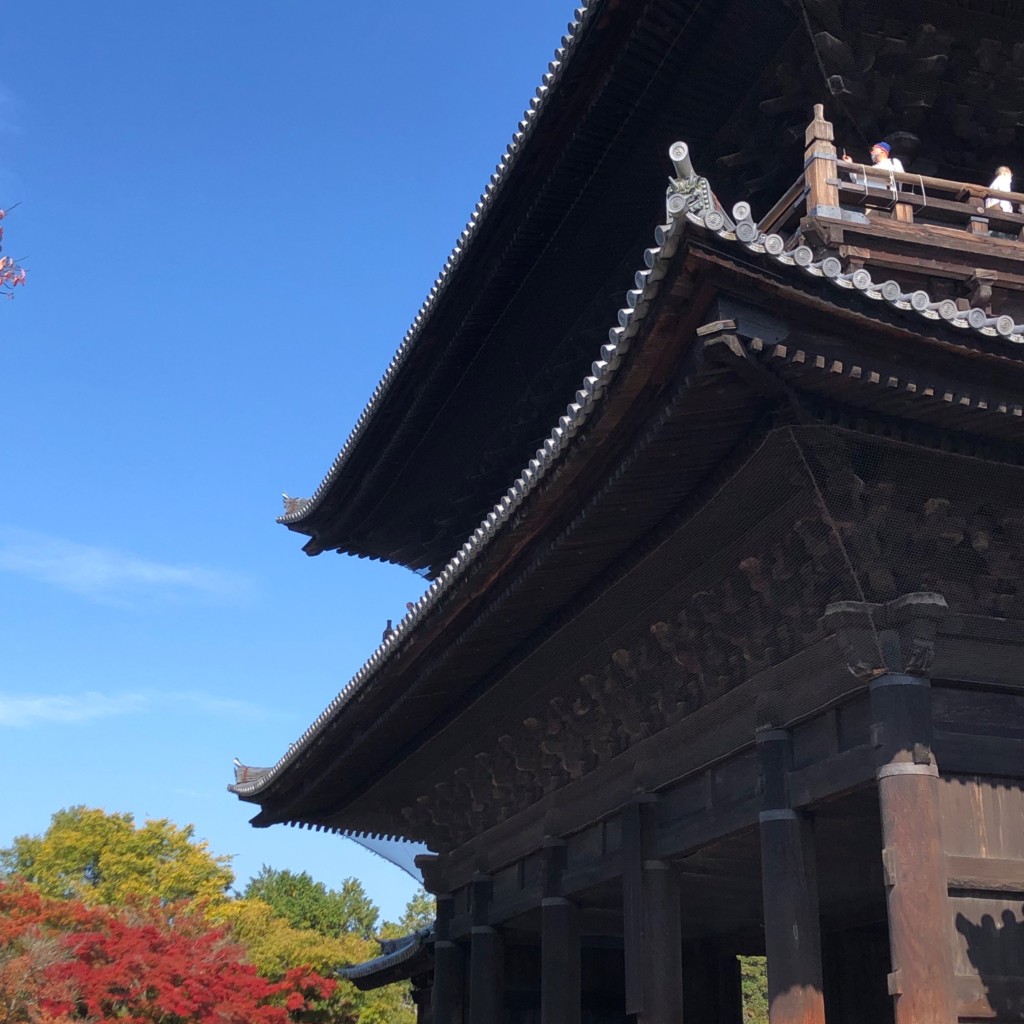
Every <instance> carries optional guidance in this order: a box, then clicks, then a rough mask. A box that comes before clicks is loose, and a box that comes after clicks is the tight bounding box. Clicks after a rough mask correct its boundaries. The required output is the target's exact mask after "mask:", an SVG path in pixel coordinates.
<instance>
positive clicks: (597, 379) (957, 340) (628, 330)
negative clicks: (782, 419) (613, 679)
mask: <svg viewBox="0 0 1024 1024" xmlns="http://www.w3.org/2000/svg"><path fill="white" fill-rule="evenodd" d="M709 194H710V186H709ZM692 230H696V231H697V233H698V234H699V235H701V236H703V237H709V238H712V239H718V240H719V241H720V242H724V243H727V246H728V247H731V248H734V249H736V250H737V251H742V252H744V253H745V254H747V255H749V256H753V257H754V258H755V259H757V260H759V261H760V262H761V264H762V265H763V266H764V267H765V268H766V269H768V268H775V269H777V270H779V271H781V272H782V273H783V274H785V275H795V276H798V277H801V278H804V277H806V278H811V279H814V280H816V281H818V282H820V283H821V284H822V285H828V286H830V288H831V289H833V290H834V291H835V292H837V293H841V294H842V295H843V297H844V300H845V302H846V303H853V304H854V305H855V306H856V307H857V308H859V309H860V310H861V312H862V313H863V314H866V315H867V316H868V317H870V318H872V319H877V318H878V317H879V314H881V313H884V314H885V315H886V317H885V318H886V320H887V321H889V322H895V323H900V322H901V321H902V322H903V323H904V324H905V325H906V326H907V327H908V328H909V329H910V330H912V331H913V330H914V329H915V327H916V328H917V329H918V330H919V329H921V328H926V329H927V330H928V331H929V332H930V333H931V334H933V335H934V334H935V333H936V332H937V333H938V334H939V335H941V338H940V342H941V343H942V344H944V345H946V347H950V346H954V347H959V346H963V345H964V344H965V342H966V340H967V339H969V338H974V339H977V341H978V342H984V343H986V350H987V352H988V354H993V352H992V344H991V343H993V342H994V343H995V345H996V346H997V349H996V354H998V352H999V351H1000V350H1002V351H1004V352H1005V354H1006V355H1011V354H1012V355H1013V356H1014V357H1016V358H1017V359H1022V358H1024V348H1020V347H1018V346H1020V345H1022V344H1024V324H1017V323H1015V322H1014V321H1013V320H1012V319H1010V318H1008V317H1002V318H991V317H988V316H987V315H985V314H983V313H981V311H975V310H971V311H963V312H962V313H961V312H960V311H957V314H958V315H956V316H951V315H948V314H949V309H948V308H945V309H942V310H940V308H939V307H940V306H941V305H942V304H941V303H934V302H932V300H931V298H930V296H928V295H927V293H925V292H921V291H918V292H912V293H905V292H903V291H902V290H901V289H900V287H899V286H898V285H896V284H895V282H891V281H889V282H875V281H873V280H872V279H871V276H870V274H867V273H861V272H858V275H859V276H856V280H853V278H854V276H855V275H846V274H843V273H842V272H841V270H842V268H841V267H840V266H839V263H838V260H836V259H835V258H834V257H831V256H827V257H825V258H823V259H815V258H814V254H813V253H812V252H811V250H809V249H806V248H804V247H800V248H798V249H796V250H794V251H792V252H786V251H785V250H784V245H783V240H782V239H781V238H780V237H779V236H777V235H765V234H764V233H763V232H758V231H756V230H755V231H754V232H753V234H752V236H750V237H749V238H748V240H747V241H743V240H742V239H741V237H740V236H742V235H744V234H747V235H750V232H745V231H743V230H741V229H740V228H739V225H737V224H735V223H734V222H732V221H731V220H730V219H729V218H728V217H727V216H726V215H724V214H723V212H722V211H721V210H720V209H707V208H706V209H701V210H692V209H691V210H689V211H687V212H685V213H682V214H680V215H679V216H676V217H673V218H671V219H670V220H669V223H667V224H665V225H663V226H661V227H659V228H658V230H657V232H656V238H655V241H656V243H657V244H656V245H655V246H654V247H652V248H650V249H648V250H647V252H646V254H645V266H644V268H643V269H642V270H640V271H639V272H638V273H637V275H636V284H637V287H636V288H635V289H632V290H630V291H628V292H627V293H626V294H627V301H628V302H629V305H628V306H626V307H624V308H623V309H622V310H620V312H619V317H618V320H619V322H618V324H617V325H615V326H613V327H612V328H611V329H610V331H609V341H608V344H606V345H604V346H603V347H602V348H601V351H600V355H599V358H598V359H597V360H596V361H595V362H594V363H593V364H592V367H591V373H590V374H588V375H587V376H586V377H584V379H583V380H582V382H581V385H580V387H579V389H578V390H577V391H576V394H575V395H574V396H573V400H572V401H570V402H569V404H568V406H567V407H566V411H565V414H564V415H563V416H561V417H560V418H559V421H558V423H557V424H556V425H555V426H554V427H553V428H552V430H551V433H550V435H549V436H548V437H547V438H546V439H545V441H544V443H543V445H542V446H541V447H540V448H538V449H537V451H536V453H535V457H534V458H532V459H530V461H529V463H528V465H527V466H526V467H525V468H524V469H523V471H522V472H521V474H520V475H519V476H518V477H517V478H516V480H515V481H514V482H513V483H512V485H511V486H510V487H509V489H508V491H507V492H506V494H505V495H504V496H503V497H502V498H501V500H500V501H499V502H498V503H497V504H496V505H495V506H494V508H493V510H492V511H491V512H490V513H489V514H488V515H487V516H486V518H484V519H483V521H482V522H481V523H480V525H479V526H478V527H477V528H476V529H475V530H474V531H473V533H472V534H471V535H470V536H469V537H468V538H467V539H466V541H465V542H464V543H463V545H462V547H461V548H460V549H459V551H458V552H456V554H455V556H454V557H453V558H452V559H451V560H450V561H449V562H448V564H447V566H446V567H445V568H444V570H443V571H442V572H441V573H440V575H439V576H438V578H437V579H436V580H435V581H434V582H433V583H432V584H431V586H430V587H429V588H428V590H427V591H426V593H425V594H424V595H423V596H422V597H421V598H420V600H419V601H418V602H417V603H416V604H415V605H414V606H413V608H412V610H411V611H410V612H409V614H408V615H407V616H406V617H405V618H404V619H403V620H402V621H401V622H400V623H399V624H398V626H397V627H396V628H395V630H394V632H393V634H392V635H391V636H390V637H389V638H388V639H387V640H385V641H384V642H383V643H382V644H381V645H380V646H379V647H378V648H377V650H376V651H375V652H374V653H373V654H372V655H371V657H370V658H369V660H368V661H367V662H366V663H365V664H364V665H363V666H362V668H360V670H359V671H358V672H357V673H356V675H355V676H354V677H353V678H352V679H351V680H350V682H349V683H348V684H347V685H346V686H345V688H344V689H343V690H342V691H341V692H340V693H339V694H338V695H337V696H336V697H335V698H334V700H333V701H331V703H330V704H329V705H328V706H327V707H326V708H325V709H324V711H323V712H321V714H320V715H319V716H318V717H317V718H316V720H315V721H314V722H313V723H312V724H311V725H310V726H309V728H308V729H307V730H306V731H305V732H304V733H303V734H302V736H301V737H300V738H299V739H298V740H297V741H296V742H295V743H293V744H292V745H291V746H289V748H288V750H287V751H286V752H285V754H284V755H283V756H282V757H281V759H280V760H279V761H278V762H277V764H275V765H274V766H273V767H272V768H269V769H259V773H258V775H256V776H254V777H252V778H250V779H247V780H246V781H236V783H235V784H233V785H231V786H229V787H228V789H229V790H230V791H231V792H233V793H235V794H236V795H237V796H238V797H240V798H241V799H242V800H246V801H251V802H255V803H264V802H265V801H266V800H268V799H270V798H272V797H273V795H274V793H275V792H276V791H278V790H282V791H283V790H286V789H287V788H288V786H289V784H288V781H287V777H288V776H290V775H293V774H294V773H295V771H296V770H298V769H299V767H300V762H302V761H303V760H304V759H305V758H307V757H308V756H312V752H313V751H314V749H315V748H316V747H317V745H318V743H319V741H320V740H321V738H322V737H324V735H325V734H326V733H327V731H328V730H330V729H332V728H333V727H334V726H335V725H336V724H337V723H338V722H339V720H340V719H341V718H342V716H343V715H344V714H345V709H346V707H347V706H348V705H349V703H350V702H352V700H353V699H354V698H355V697H356V696H357V695H358V694H360V692H361V691H362V690H363V689H364V688H365V687H368V686H372V685H373V683H374V681H375V680H376V678H377V677H378V675H380V674H381V672H382V671H383V669H384V667H385V666H386V665H387V664H388V663H389V662H390V660H391V659H392V657H393V656H394V655H395V653H396V652H397V651H398V649H399V648H400V647H401V646H402V645H403V644H404V643H405V642H406V641H407V640H408V639H409V638H410V637H411V636H412V635H413V634H414V633H415V632H416V631H417V629H418V628H419V627H420V624H421V623H422V622H423V620H424V619H425V618H426V616H427V615H428V614H429V613H430V611H431V610H432V609H433V608H435V607H436V605H437V604H438V603H439V602H440V601H441V600H442V599H443V598H444V597H446V596H447V594H448V593H449V591H451V590H452V589H453V588H454V587H455V585H456V584H457V583H458V582H459V581H460V580H461V579H462V578H463V577H464V576H465V574H466V573H467V572H468V571H469V570H470V568H471V567H472V566H473V565H474V564H475V563H476V561H477V560H478V559H479V558H480V557H481V556H482V555H483V554H484V553H485V552H486V551H487V549H488V547H489V545H490V544H491V543H492V542H493V541H494V540H495V538H496V537H498V536H499V535H503V534H504V532H505V531H506V530H507V529H508V527H507V524H508V523H509V521H510V520H513V519H514V518H515V516H516V513H517V512H518V510H519V509H520V507H521V506H522V505H523V503H524V502H525V501H526V500H527V499H528V497H529V496H530V495H531V494H532V493H533V491H534V490H535V489H536V488H537V487H538V485H539V484H540V483H541V482H542V481H543V480H544V479H545V478H546V477H547V476H548V475H549V474H550V473H551V471H552V470H553V468H554V467H555V466H556V465H557V464H558V463H559V462H560V460H561V459H563V458H564V456H565V455H566V454H567V453H568V452H569V451H570V450H571V448H572V447H573V438H574V437H575V436H576V434H577V432H578V431H580V429H581V428H582V427H583V426H584V424H586V423H587V421H588V420H589V419H590V418H591V416H594V415H595V414H596V413H598V412H600V410H601V405H602V402H603V399H604V396H605V394H606V393H607V390H608V387H609V385H610V384H611V383H612V381H613V380H614V379H615V377H616V375H617V373H618V371H619V367H620V365H621V364H622V360H623V357H624V356H625V355H626V354H627V353H628V352H629V350H630V347H631V345H632V342H633V339H634V338H635V337H636V336H637V334H638V332H640V331H641V330H642V329H644V328H645V326H646V324H645V322H646V320H647V317H648V313H649V311H650V309H651V303H652V301H653V300H654V298H655V296H656V294H657V292H658V288H659V282H660V281H661V279H662V278H663V277H664V276H665V274H666V273H667V271H668V268H669V265H670V263H671V261H672V258H673V256H674V254H675V252H676V250H677V248H678V247H679V244H680V241H681V240H682V238H683V236H684V235H685V233H686V232H687V231H692ZM979 313H980V314H981V315H980V316H979V315H972V314H979ZM944 314H946V315H944ZM927 397H928V396H925V395H922V400H924V399H926V398H927ZM940 400H941V399H940ZM971 409H972V407H971V406H970V404H968V406H966V407H965V411H971ZM973 411H975V412H977V413H979V414H985V415H989V414H999V413H1000V410H990V409H989V408H988V406H987V405H986V404H985V403H984V402H980V403H976V404H975V406H974V407H973ZM1001 412H1002V413H1005V414H1006V416H1008V417H1009V418H1011V419H1016V418H1017V417H1019V416H1020V414H1021V410H1020V407H1013V408H1010V409H1005V410H1001ZM289 818H290V815H287V814H285V815H283V816H282V817H278V818H273V819H270V818H267V819H265V820H264V818H263V817H262V816H257V818H256V819H254V820H255V821H256V822H258V823H259V824H271V823H273V822H274V821H284V820H288V819H289Z"/></svg>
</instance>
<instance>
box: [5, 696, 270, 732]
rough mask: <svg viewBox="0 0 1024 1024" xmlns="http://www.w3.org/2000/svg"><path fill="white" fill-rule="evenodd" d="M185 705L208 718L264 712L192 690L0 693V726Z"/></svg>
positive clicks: (86, 719) (77, 720) (256, 715)
mask: <svg viewBox="0 0 1024 1024" xmlns="http://www.w3.org/2000/svg"><path fill="white" fill-rule="evenodd" d="M172 707H177V708H179V709H180V708H182V707H187V708H188V709H190V710H191V711H193V712H196V713H198V714H200V715H203V716H207V717H217V716H224V717H233V718H238V717H244V718H249V719H253V718H259V717H262V716H264V715H265V714H266V712H265V711H263V710H262V709H261V708H259V707H257V706H256V705H255V704H251V703H249V702H248V701H244V700H236V699H234V698H232V697H218V696H216V695H214V694H206V693H193V692H182V693H174V692H166V691H164V692H160V693H150V692H137V693H111V694H107V693H96V692H94V691H89V692H87V693H76V694H50V695H46V696H22V695H19V694H10V693H0V728H2V727H5V726H6V727H9V728H26V727H28V726H33V725H44V724H56V725H60V724H65V723H80V722H89V721H94V720H96V719H100V718H113V717H116V716H121V715H141V714H152V713H155V712H160V711H166V710H168V709H169V708H172Z"/></svg>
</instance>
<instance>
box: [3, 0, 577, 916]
mask: <svg viewBox="0 0 1024 1024" xmlns="http://www.w3.org/2000/svg"><path fill="white" fill-rule="evenodd" d="M510 11H511V12H513V13H512V14H511V15H510ZM2 12H3V26H4V27H3V32H2V35H0V207H9V206H11V205H12V204H14V203H20V204H21V205H19V206H18V207H17V209H15V210H14V211H13V212H12V213H11V214H10V215H9V216H8V217H7V219H6V220H5V221H4V226H5V238H4V244H5V252H6V254H8V255H12V256H17V257H24V259H23V263H24V265H25V266H26V267H27V268H28V272H29V280H28V285H27V286H26V287H25V288H24V289H19V292H18V294H17V297H16V299H15V300H14V301H11V302H2V303H0V474H2V480H3V492H4V494H5V496H6V500H5V501H4V502H3V507H2V508H0V766H2V769H3V774H4V785H3V787H2V789H0V846H3V845H7V844H8V843H9V841H10V839H11V838H12V837H13V836H15V835H18V834H21V833H25V832H29V833H37V832H41V831H43V830H44V829H45V828H46V825H47V822H48V820H49V816H50V814H51V813H53V812H54V811H56V810H58V809H59V808H61V807H65V806H69V805H72V804H78V803H82V804H87V805H90V806H96V807H103V808H106V809H107V810H110V811H131V812H133V813H135V814H136V815H137V816H138V817H139V818H140V819H142V818H146V817H167V818H170V819H172V820H174V821H175V822H177V823H179V824H185V823H193V824H194V825H195V826H196V828H197V832H198V834H199V835H200V836H202V837H204V838H205V839H207V840H208V841H209V842H210V844H211V846H212V848H213V849H214V851H215V852H217V853H230V854H233V855H234V856H235V862H234V864H235V870H236V872H237V874H238V876H239V880H240V882H244V881H245V880H246V879H247V878H248V877H249V876H251V875H252V874H254V873H255V872H256V871H258V870H259V868H260V865H261V864H263V863H268V864H272V865H274V866H275V867H288V868H292V869H294V870H308V871H310V872H311V873H312V874H313V875H314V876H315V877H317V878H319V879H322V880H323V881H325V882H327V883H328V884H330V885H336V884H338V883H339V882H340V880H341V879H342V878H344V877H346V876H349V875H356V876H357V877H360V878H361V879H362V880H363V882H364V884H365V885H366V887H367V889H368V891H369V893H370V895H371V896H372V897H373V898H374V900H375V901H376V902H377V903H378V904H379V905H380V906H381V907H382V910H383V912H384V914H385V915H386V916H392V917H393V916H396V915H397V914H398V913H400V912H401V909H402V906H403V905H404V903H405V900H406V899H407V898H408V896H409V894H410V893H411V892H412V890H413V888H414V885H413V883H412V882H411V880H409V879H407V877H406V876H404V875H403V874H402V873H401V872H399V871H398V870H397V869H395V868H393V867H391V866H390V865H387V864H385V863H384V862H382V861H380V860H379V859H378V858H376V857H374V856H373V855H372V854H369V853H366V852H365V851H362V850H361V849H360V848H359V847H357V846H356V845H355V844H353V843H350V842H347V841H344V840H340V839H337V838H335V837H331V836H326V835H322V834H314V833H309V832H305V831H299V830H295V829H289V828H285V827H277V828H273V829H269V830H255V829H253V828H251V827H250V826H249V825H248V818H249V817H250V816H251V815H252V813H253V810H254V808H252V807H251V806H250V805H247V804H242V803H239V802H238V801H237V800H236V799H235V798H234V797H232V796H230V795H229V794H228V793H227V792H226V791H225V785H226V783H227V782H228V781H230V778H231V759H232V757H234V756H236V755H237V756H238V757H240V758H241V759H242V760H243V761H246V762H247V763H250V764H257V765H259V764H271V763H273V762H274V761H276V760H277V758H278V757H279V756H280V755H281V754H282V753H283V752H284V750H285V748H286V747H287V745H288V744H289V743H290V742H291V741H292V740H294V739H296V738H297V737H298V735H299V734H300V733H301V732H302V730H303V729H305V727H306V726H307V725H308V724H309V722H310V721H311V720H312V719H313V718H314V717H315V716H316V715H317V714H318V713H319V712H320V711H321V710H322V709H323V707H324V706H325V705H326V704H327V703H328V701H329V700H330V699H331V698H332V697H333V696H334V694H335V693H336V692H337V691H338V690H339V689H341V687H342V686H343V685H344V684H345V683H346V682H347V681H348V679H349V678H350V677H351V676H352V674H353V673H354V672H355V671H356V670H357V669H358V668H359V666H360V665H361V664H362V663H363V662H364V661H365V660H366V658H367V657H368V656H369V655H370V654H371V653H372V651H373V650H374V648H375V646H376V644H377V642H378V641H379V639H380V634H381V630H382V628H383V626H384V622H385V620H386V619H387V618H389V617H390V618H393V619H396V620H397V619H399V618H401V616H402V615H403V613H404V606H405V602H406V601H408V600H412V599H415V598H417V597H418V596H419V595H420V594H421V593H422V591H423V588H424V581H423V580H422V579H420V578H419V577H418V576H416V575H414V574H412V573H410V572H408V571H406V570H403V569H400V568H397V567H393V566H387V565H381V564H376V563H374V564H371V563H368V562H365V561H359V560H356V559H351V558H347V557H346V558H341V557H338V556H337V555H334V554H325V555H321V556H320V557H319V558H315V559H310V558H307V557H306V556H305V555H304V554H303V553H302V552H301V550H300V549H301V543H302V539H301V538H300V537H298V536H297V535H295V534H291V533H289V532H288V531H286V530H285V529H284V528H283V527H280V526H277V525H275V523H274V517H275V516H276V515H277V514H278V513H279V511H280V497H279V495H280V493H281V492H282V491H287V492H288V493H290V494H297V495H303V494H309V493H311V492H312V490H313V489H314V488H315V486H316V485H317V484H318V483H319V481H320V479H321V478H322V476H323V475H324V473H325V472H326V470H327V468H328V466H329V464H330V462H331V460H332V459H333V457H334V455H335V453H336V452H337V450H338V449H339V448H340V446H341V444H342V443H343V442H344V440H345V438H346V437H347V435H348V432H349V430H350V428H351V426H352V424H353V423H354V421H355V419H356V417H357V416H358V414H359V412H360V411H361V409H362V408H363V406H364V404H365V402H366V400H367V398H368V397H369V395H370V392H371V391H372V389H373V387H374V386H375V384H376V382H377V380H378V379H379V377H380V375H381V374H382V373H383V371H384V368H385V366H386V365H387V362H388V360H389V359H390V357H391V355H392V354H393V352H394V350H395V349H396V348H397V346H398V344H399V343H400V341H401V339H402V336H403V335H404V334H405V331H406V330H407V328H408V326H409V324H410V322H411V321H412V319H413V317H414V316H415V314H416V312H417V311H418V309H419V307H420V305H421V303H422V302H423V299H424V297H425V296H426V294H427V292H428V290H429V288H430V286H431V284H432V282H433V280H434V278H435V277H436V276H437V274H438V272H439V271H440V268H441V266H442V265H443V263H444V261H445V259H446V258H447V256H448V254H449V252H450V251H451V248H452V246H453V244H454V242H455V239H456V238H457V236H458V234H459V233H460V231H461V230H462V228H463V226H464V224H465V223H466V221H467V219H468V217H469V215H470V213H471V212H472V209H473V206H474V204H475V202H476V200H477V198H478V197H479V195H480V193H481V191H482V190H483V187H484V185H485V184H486V182H487V179H488V177H489V176H490V174H491V172H492V171H493V169H494V166H495V164H496V162H497V160H498V159H499V157H500V155H501V153H502V152H503V150H504V148H505V145H506V144H507V142H508V141H509V139H510V137H511V135H512V133H513V131H514V130H515V127H516V124H517V122H518V121H519V119H520V117H521V116H522V112H523V110H524V109H525V108H526V106H527V104H528V102H529V99H530V97H531V96H532V94H533V90H534V88H535V87H536V86H537V84H538V83H539V82H540V79H541V76H542V74H543V73H544V71H545V70H546V67H547V63H548V61H549V60H550V59H551V56H552V54H553V51H554V49H555V47H556V46H557V45H558V43H559V39H560V37H561V35H562V33H563V32H564V31H565V27H566V24H567V22H568V20H569V19H570V18H571V16H572V6H571V5H570V4H568V3H566V4H563V3H561V2H560V0H517V2H516V4H515V5H514V6H512V7H510V6H509V5H508V4H506V3H500V2H498V0H441V2H438V3H434V4H423V3H414V2H411V0H391V2H389V3H387V4H361V3H360V4H355V3H352V4H349V3H347V2H345V0H331V2H327V0H296V2H295V3H291V4H287V5H283V4H271V3H269V2H265V0H256V2H254V0H244V2H243V0H214V2H209V0H206V2H200V0H184V2H182V3H177V4H157V3H150V2H139V0H96V2H94V3H89V4H86V3H81V2H79V0H40V2H36V3H29V4H13V3H9V4H5V5H3V7H2Z"/></svg>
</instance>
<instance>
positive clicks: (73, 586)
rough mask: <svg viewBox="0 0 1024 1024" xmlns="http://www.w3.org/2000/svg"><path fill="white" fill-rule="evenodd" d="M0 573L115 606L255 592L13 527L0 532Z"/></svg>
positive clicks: (223, 577)
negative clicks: (145, 600)
mask: <svg viewBox="0 0 1024 1024" xmlns="http://www.w3.org/2000/svg"><path fill="white" fill-rule="evenodd" d="M0 571H2V572H11V573H18V574H19V575H22V576H27V577H29V578H31V579H34V580H38V581H40V582H42V583H49V584H51V585H52V586H55V587H60V588H61V589H62V590H70V591H72V592H73V593H76V594H81V595H82V596H83V597H89V598H92V599H94V600H102V601H107V602H114V603H127V602H130V601H132V600H135V599H138V598H140V597H150V598H153V597H161V598H167V597H179V598H180V597H184V596H192V597H196V596H201V597H205V598H211V597H212V598H217V599H231V598H237V597H240V596H242V595H244V594H245V593H246V592H247V591H248V590H250V589H251V587H250V583H249V582H248V581H247V580H246V579H245V578H244V577H242V576H240V575H238V574H235V573H229V572H224V571H221V570H217V569H207V568H204V567H202V566H198V565H174V564H171V563H168V562H157V561H154V560H152V559H148V558H142V557H139V556H137V555H133V554H128V553H126V552H122V551H116V550H114V549H113V548H106V547H98V546H95V545H92V544H79V543H78V542H76V541H70V540H63V539H62V538H59V537H51V536H48V535H47V534H42V533H36V532H34V531H32V530H20V529H17V528H14V527H0Z"/></svg>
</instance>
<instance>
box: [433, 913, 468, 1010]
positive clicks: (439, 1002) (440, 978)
mask: <svg viewBox="0 0 1024 1024" xmlns="http://www.w3.org/2000/svg"><path fill="white" fill-rule="evenodd" d="M453 905H454V901H453V900H452V897H451V896H450V895H443V896H438V897H437V919H436V920H437V923H436V924H435V926H434V935H435V938H434V987H433V991H432V993H431V1000H430V1002H431V1011H432V1012H431V1021H432V1024H462V1007H463V979H464V977H465V968H464V965H463V956H462V947H461V946H460V945H459V944H458V943H457V942H454V941H452V939H451V920H452V912H453Z"/></svg>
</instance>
